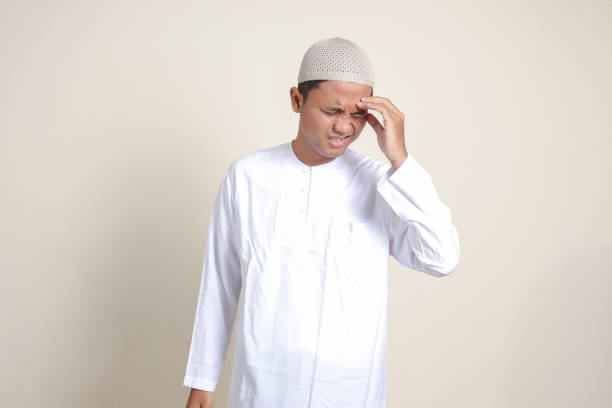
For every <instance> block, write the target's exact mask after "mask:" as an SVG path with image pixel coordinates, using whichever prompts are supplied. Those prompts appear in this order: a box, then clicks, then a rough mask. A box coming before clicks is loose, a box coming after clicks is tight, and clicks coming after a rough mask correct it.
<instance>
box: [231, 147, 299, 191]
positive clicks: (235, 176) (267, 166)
mask: <svg viewBox="0 0 612 408" xmlns="http://www.w3.org/2000/svg"><path fill="white" fill-rule="evenodd" d="M286 158H287V152H286V144H279V145H275V146H271V147H265V148H263V149H259V150H256V151H253V152H250V153H247V154H245V155H243V156H241V157H238V158H237V159H234V160H233V161H232V162H231V163H230V164H229V166H228V167H227V169H226V172H225V176H224V178H225V179H226V180H227V182H229V183H230V184H231V185H232V186H233V187H234V188H235V189H238V190H239V189H241V188H244V187H246V186H247V185H250V184H252V183H259V182H261V181H264V182H265V180H273V179H275V177H276V175H277V174H278V171H279V168H278V167H279V165H280V164H281V163H283V160H286Z"/></svg>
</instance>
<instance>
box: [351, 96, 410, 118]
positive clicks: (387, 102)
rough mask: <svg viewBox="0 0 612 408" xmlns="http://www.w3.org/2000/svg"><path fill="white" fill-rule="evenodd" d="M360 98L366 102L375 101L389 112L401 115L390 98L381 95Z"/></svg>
mask: <svg viewBox="0 0 612 408" xmlns="http://www.w3.org/2000/svg"><path fill="white" fill-rule="evenodd" d="M361 99H362V100H364V101H366V102H375V103H380V104H382V105H384V106H386V107H387V108H388V109H389V111H390V112H393V113H395V114H396V115H397V116H401V112H400V110H399V109H398V108H397V106H395V105H394V104H393V102H391V100H390V99H389V98H385V97H382V96H370V97H365V98H361Z"/></svg>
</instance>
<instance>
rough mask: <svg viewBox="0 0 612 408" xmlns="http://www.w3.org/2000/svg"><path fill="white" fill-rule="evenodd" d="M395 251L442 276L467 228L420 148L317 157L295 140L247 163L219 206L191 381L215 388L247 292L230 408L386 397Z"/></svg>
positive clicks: (382, 400)
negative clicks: (459, 226)
mask: <svg viewBox="0 0 612 408" xmlns="http://www.w3.org/2000/svg"><path fill="white" fill-rule="evenodd" d="M389 255H392V256H393V257H395V259H397V260H398V262H400V263H401V264H402V265H404V266H406V267H409V268H412V269H414V270H417V271H421V272H424V273H427V274H430V275H433V276H437V277H441V276H445V275H448V274H450V273H451V272H453V271H454V270H455V269H456V267H457V265H458V263H459V240H458V235H457V230H456V229H455V227H454V226H453V224H452V223H451V212H450V210H449V208H448V207H447V206H446V205H445V204H443V203H442V202H441V201H440V199H439V198H438V195H437V193H436V190H435V188H434V185H433V184H432V179H431V176H430V175H429V174H428V173H427V171H426V170H425V169H424V168H423V167H421V165H420V164H419V163H418V162H417V161H416V160H415V159H414V157H413V156H412V155H410V154H409V155H408V158H407V159H406V160H405V161H404V162H403V163H402V165H401V166H400V167H399V168H398V169H397V170H396V171H393V168H392V167H391V165H390V164H387V163H384V162H382V161H379V160H376V159H373V158H371V157H368V156H364V155H362V154H360V153H358V152H356V151H353V150H351V149H350V148H348V149H347V150H346V151H345V153H344V154H342V155H341V156H339V157H337V158H336V159H334V160H332V161H331V162H328V163H324V164H320V165H316V166H308V165H307V164H305V163H303V162H302V161H300V160H299V159H298V158H297V156H296V155H295V153H294V151H293V148H292V146H291V142H287V143H283V144H281V145H277V146H273V147H269V148H265V149H262V150H259V151H256V152H253V153H250V154H247V155H246V156H243V157H241V158H239V159H237V160H235V161H234V162H233V163H232V164H231V165H230V166H229V167H228V169H227V171H226V173H225V176H224V178H223V181H222V183H221V186H220V188H219V192H218V195H217V198H216V201H215V204H214V210H213V214H212V216H211V219H210V224H209V229H208V236H207V244H206V250H205V255H204V265H203V271H202V280H201V284H200V291H199V295H198V302H197V308H196V313H195V321H194V327H193V333H192V340H191V347H190V351H189V357H188V362H187V369H186V374H185V378H184V382H183V384H184V385H185V386H187V387H191V388H197V389H201V390H208V391H214V390H215V388H216V385H217V381H218V378H219V375H220V372H221V368H222V366H223V362H224V360H225V356H226V352H227V349H228V345H229V341H230V337H231V333H232V328H233V325H234V319H235V316H236V309H237V306H238V300H239V295H240V291H241V289H242V303H241V305H242V306H241V310H240V312H239V314H238V316H239V318H238V327H237V329H236V344H235V354H234V362H233V368H232V377H231V383H230V388H229V396H228V407H229V408H247V407H248V408H302V407H309V408H323V407H330V408H331V407H333V408H353V407H361V408H385V407H386V385H387V382H386V379H387V377H386V352H387V275H388V269H389Z"/></svg>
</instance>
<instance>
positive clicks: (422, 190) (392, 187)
mask: <svg viewBox="0 0 612 408" xmlns="http://www.w3.org/2000/svg"><path fill="white" fill-rule="evenodd" d="M376 189H377V190H378V192H379V193H380V194H381V195H382V197H383V198H384V199H385V201H386V202H387V203H388V204H389V206H390V207H391V208H392V209H393V211H394V212H395V213H396V214H398V215H399V216H400V217H401V218H402V219H404V220H414V221H418V220H421V219H422V218H423V216H424V215H435V214H436V213H437V211H438V209H439V208H438V207H439V203H438V202H439V199H438V196H437V193H436V191H435V188H434V186H433V184H432V179H431V175H430V174H429V173H428V172H427V170H425V169H424V168H423V166H421V165H420V163H419V162H417V161H416V159H415V158H414V157H413V156H412V155H411V154H408V157H406V159H405V160H404V161H403V162H402V164H401V165H400V166H399V167H398V168H397V169H395V170H394V169H393V167H392V166H391V167H389V169H388V170H387V172H386V173H385V175H384V177H383V178H382V179H381V180H380V181H379V182H378V183H377V185H376Z"/></svg>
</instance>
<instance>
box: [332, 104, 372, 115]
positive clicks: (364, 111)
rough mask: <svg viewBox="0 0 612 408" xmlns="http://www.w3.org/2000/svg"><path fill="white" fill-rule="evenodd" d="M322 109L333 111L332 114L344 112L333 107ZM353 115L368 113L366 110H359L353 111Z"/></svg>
mask: <svg viewBox="0 0 612 408" xmlns="http://www.w3.org/2000/svg"><path fill="white" fill-rule="evenodd" d="M323 109H325V110H330V111H334V112H344V109H342V108H337V107H335V106H323ZM353 113H358V114H362V113H368V111H367V109H359V110H357V111H355V112H353Z"/></svg>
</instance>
